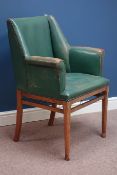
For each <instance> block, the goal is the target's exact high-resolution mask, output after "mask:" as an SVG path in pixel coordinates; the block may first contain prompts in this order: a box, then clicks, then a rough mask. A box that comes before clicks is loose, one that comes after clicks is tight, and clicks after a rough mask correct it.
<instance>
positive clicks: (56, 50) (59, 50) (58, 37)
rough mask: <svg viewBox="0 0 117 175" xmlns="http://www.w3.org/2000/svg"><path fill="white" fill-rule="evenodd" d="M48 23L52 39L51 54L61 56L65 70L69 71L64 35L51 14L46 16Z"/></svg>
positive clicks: (67, 49)
mask: <svg viewBox="0 0 117 175" xmlns="http://www.w3.org/2000/svg"><path fill="white" fill-rule="evenodd" d="M48 21H49V25H50V34H51V40H52V47H53V54H54V57H57V58H61V59H63V60H64V63H65V67H66V72H70V64H69V47H70V46H69V44H68V42H67V40H66V38H65V37H64V34H63V33H62V31H61V29H60V27H59V25H58V23H57V21H56V20H55V18H54V17H53V16H48Z"/></svg>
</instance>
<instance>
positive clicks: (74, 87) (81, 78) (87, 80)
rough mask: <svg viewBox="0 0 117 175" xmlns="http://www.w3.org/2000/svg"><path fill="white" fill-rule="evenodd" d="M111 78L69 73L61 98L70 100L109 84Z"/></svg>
mask: <svg viewBox="0 0 117 175" xmlns="http://www.w3.org/2000/svg"><path fill="white" fill-rule="evenodd" d="M108 83H109V80H107V79H105V78H103V77H100V76H94V75H89V74H84V73H67V74H66V86H65V90H64V91H63V92H62V94H61V99H65V100H70V99H72V98H75V97H78V96H81V95H84V94H86V93H88V92H91V91H93V90H96V89H98V88H101V87H103V86H105V85H108Z"/></svg>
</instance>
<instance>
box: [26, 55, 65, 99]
mask: <svg viewBox="0 0 117 175" xmlns="http://www.w3.org/2000/svg"><path fill="white" fill-rule="evenodd" d="M25 61H26V66H27V73H26V75H27V85H28V88H29V89H30V91H33V93H34V92H35V94H36V93H40V95H42V96H48V97H49V96H50V97H53V98H55V97H57V96H59V95H60V93H61V92H63V91H64V89H65V81H66V80H65V73H66V70H65V65H64V61H63V60H61V59H59V58H51V57H41V56H25Z"/></svg>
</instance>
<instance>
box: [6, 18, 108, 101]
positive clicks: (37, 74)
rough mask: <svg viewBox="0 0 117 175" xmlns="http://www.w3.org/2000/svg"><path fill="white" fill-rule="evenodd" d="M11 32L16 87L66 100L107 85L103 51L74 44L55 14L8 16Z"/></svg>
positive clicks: (10, 39)
mask: <svg viewBox="0 0 117 175" xmlns="http://www.w3.org/2000/svg"><path fill="white" fill-rule="evenodd" d="M8 32H9V41H10V46H11V51H12V60H13V65H14V71H15V77H16V85H17V89H19V90H22V91H25V92H29V93H33V94H36V95H39V96H45V97H49V98H55V99H59V100H66V101H67V100H70V99H71V98H75V97H78V96H81V95H82V94H85V93H87V92H90V91H92V90H95V89H97V88H99V87H103V86H105V85H107V84H108V80H107V79H105V78H103V77H102V58H103V54H104V53H103V50H101V49H94V48H88V47H71V46H70V45H69V43H68V42H67V40H66V39H65V37H64V35H63V33H62V31H61V30H60V28H59V26H58V24H57V22H56V20H55V19H54V17H52V16H38V17H32V18H17V19H9V20H8ZM56 58H58V59H56Z"/></svg>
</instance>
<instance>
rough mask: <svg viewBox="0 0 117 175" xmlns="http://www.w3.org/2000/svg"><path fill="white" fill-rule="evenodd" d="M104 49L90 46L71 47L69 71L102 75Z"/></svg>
mask: <svg viewBox="0 0 117 175" xmlns="http://www.w3.org/2000/svg"><path fill="white" fill-rule="evenodd" d="M103 57H104V50H103V49H98V48H91V47H71V48H70V50H69V62H70V69H71V72H81V73H87V74H92V75H97V76H101V75H102V62H103Z"/></svg>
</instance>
